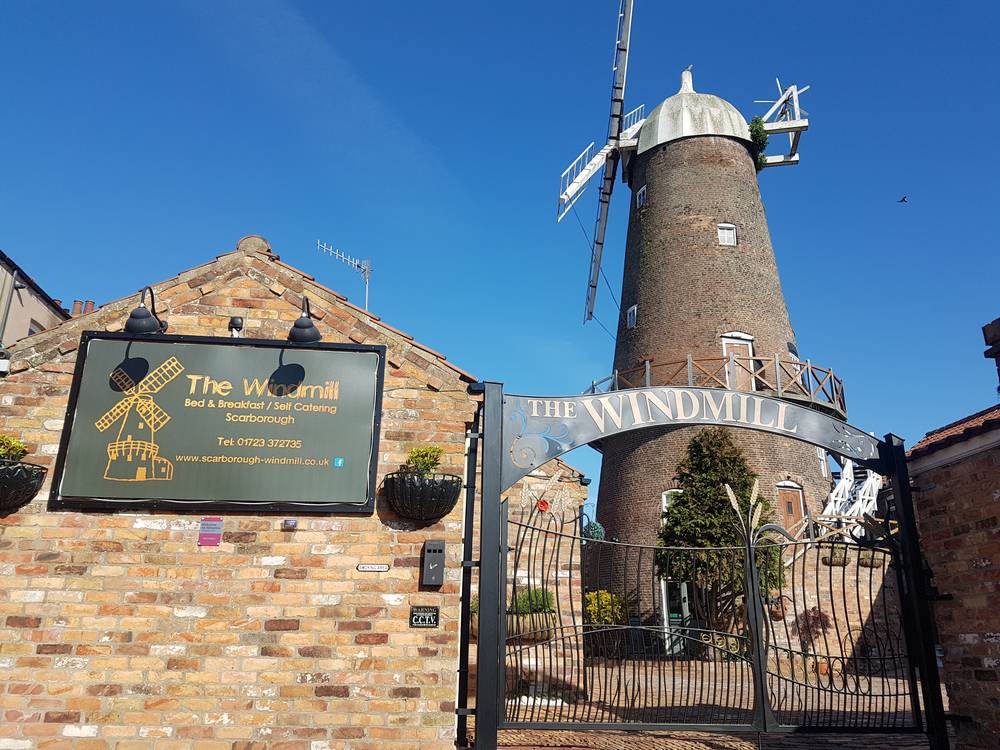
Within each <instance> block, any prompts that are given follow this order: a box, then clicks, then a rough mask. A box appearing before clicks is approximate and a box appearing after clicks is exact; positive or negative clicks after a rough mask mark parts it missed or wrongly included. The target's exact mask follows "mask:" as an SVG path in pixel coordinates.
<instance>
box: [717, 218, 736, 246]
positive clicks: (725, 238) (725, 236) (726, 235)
mask: <svg viewBox="0 0 1000 750" xmlns="http://www.w3.org/2000/svg"><path fill="white" fill-rule="evenodd" d="M719 244H720V245H729V246H730V247H736V225H735V224H719Z"/></svg>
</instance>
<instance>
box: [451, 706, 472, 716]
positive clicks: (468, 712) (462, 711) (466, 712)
mask: <svg viewBox="0 0 1000 750" xmlns="http://www.w3.org/2000/svg"><path fill="white" fill-rule="evenodd" d="M455 713H456V714H457V715H458V716H475V715H476V709H474V708H456V709H455Z"/></svg>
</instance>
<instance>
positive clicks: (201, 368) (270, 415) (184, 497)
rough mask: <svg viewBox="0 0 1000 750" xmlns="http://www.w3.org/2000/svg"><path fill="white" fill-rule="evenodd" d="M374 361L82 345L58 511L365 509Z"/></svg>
mask: <svg viewBox="0 0 1000 750" xmlns="http://www.w3.org/2000/svg"><path fill="white" fill-rule="evenodd" d="M384 362H385V348H384V347H381V346H355V345H339V344H322V343H320V344H311V345H300V344H288V343H287V342H282V341H267V340H251V339H225V338H203V337H193V336H183V337H182V336H150V337H145V336H144V337H132V336H125V335H121V334H100V333H90V332H88V333H85V334H84V336H83V340H82V341H81V345H80V352H79V355H78V358H77V366H76V372H75V375H74V381H73V390H72V392H71V394H70V404H69V408H68V411H67V418H66V425H65V427H64V431H63V441H62V446H61V450H60V453H59V460H58V463H57V466H56V475H55V480H54V482H53V501H54V503H55V504H56V505H62V506H72V507H80V506H87V507H114V508H121V507H122V506H123V505H125V506H129V505H131V506H137V507H138V506H149V505H154V506H162V507H171V508H178V507H183V506H184V505H190V506H193V507H205V506H207V505H210V506H213V507H220V506H225V507H227V508H230V509H232V510H251V509H254V508H257V509H266V510H284V511H289V512H290V511H298V512H310V511H320V512H330V511H349V512H360V513H370V512H372V510H373V508H374V494H375V493H374V483H375V467H376V462H377V455H378V432H379V430H378V424H379V415H380V412H381V395H382V378H383V375H384V368H385V365H384Z"/></svg>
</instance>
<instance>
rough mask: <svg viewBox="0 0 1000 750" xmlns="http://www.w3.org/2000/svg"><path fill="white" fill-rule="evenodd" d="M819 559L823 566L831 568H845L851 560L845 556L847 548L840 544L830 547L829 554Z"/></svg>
mask: <svg viewBox="0 0 1000 750" xmlns="http://www.w3.org/2000/svg"><path fill="white" fill-rule="evenodd" d="M821 559H822V561H823V564H824V565H829V566H830V567H831V568H844V567H847V563H848V562H850V560H851V558H850V556H849V555H848V554H847V546H846V545H842V544H837V545H834V546H832V547H830V553H829V554H828V555H823V557H822V558H821Z"/></svg>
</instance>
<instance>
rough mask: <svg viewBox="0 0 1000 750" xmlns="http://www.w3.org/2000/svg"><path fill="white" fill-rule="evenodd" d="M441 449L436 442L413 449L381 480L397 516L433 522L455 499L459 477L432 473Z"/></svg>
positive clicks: (456, 500)
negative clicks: (400, 463)
mask: <svg viewBox="0 0 1000 750" xmlns="http://www.w3.org/2000/svg"><path fill="white" fill-rule="evenodd" d="M442 455H444V450H442V449H441V448H439V447H438V446H436V445H428V446H424V447H420V448H414V449H413V450H411V451H410V452H409V454H408V455H407V457H406V463H404V464H403V465H402V466H401V467H400V468H399V471H396V472H393V473H392V474H387V475H386V477H385V480H384V481H383V483H382V489H383V492H384V493H385V497H386V499H388V501H389V504H390V505H391V506H392V508H393V510H395V511H396V512H397V513H398V514H399V515H401V516H403V517H404V518H412V519H415V520H418V521H433V520H436V519H438V518H441V517H442V516H446V515H448V514H449V513H450V512H451V511H452V509H453V508H454V507H455V504H456V503H457V502H458V495H459V493H460V492H461V491H462V477H460V476H457V475H455V474H439V473H435V471H434V470H435V469H437V467H438V465H439V464H440V463H441V456H442Z"/></svg>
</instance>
